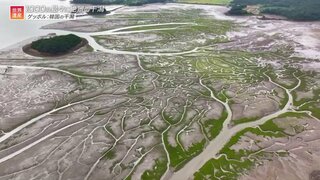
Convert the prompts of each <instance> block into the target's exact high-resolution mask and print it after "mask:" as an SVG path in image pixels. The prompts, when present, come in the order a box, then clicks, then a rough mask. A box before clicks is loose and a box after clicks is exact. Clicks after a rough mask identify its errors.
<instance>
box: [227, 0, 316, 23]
mask: <svg viewBox="0 0 320 180" xmlns="http://www.w3.org/2000/svg"><path fill="white" fill-rule="evenodd" d="M247 5H260V6H261V7H260V12H262V13H268V14H275V15H280V16H285V17H287V18H288V19H292V20H299V21H303V20H320V0H233V1H232V3H231V10H230V14H239V15H241V14H245V13H244V11H243V10H244V8H245V7H246V6H247Z"/></svg>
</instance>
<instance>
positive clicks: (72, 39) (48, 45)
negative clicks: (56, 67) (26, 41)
mask: <svg viewBox="0 0 320 180" xmlns="http://www.w3.org/2000/svg"><path fill="white" fill-rule="evenodd" d="M81 41H82V39H81V38H80V37H78V36H76V35H74V34H68V35H63V36H55V37H51V38H46V39H40V40H37V41H34V42H32V43H31V48H32V49H35V50H37V51H39V52H42V53H50V54H62V53H66V52H68V51H70V50H71V49H72V48H74V47H76V46H77V45H78V44H80V43H81Z"/></svg>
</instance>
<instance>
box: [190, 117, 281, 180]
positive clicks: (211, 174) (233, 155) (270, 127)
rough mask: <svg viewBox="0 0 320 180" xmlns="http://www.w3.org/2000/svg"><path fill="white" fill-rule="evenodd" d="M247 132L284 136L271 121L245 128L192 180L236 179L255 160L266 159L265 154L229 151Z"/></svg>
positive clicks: (266, 154)
mask: <svg viewBox="0 0 320 180" xmlns="http://www.w3.org/2000/svg"><path fill="white" fill-rule="evenodd" d="M247 132H250V133H253V134H256V135H260V136H266V137H283V136H284V135H285V134H284V133H283V129H282V128H279V127H278V126H277V125H276V124H275V123H274V122H273V121H272V120H269V121H267V122H266V123H264V124H262V125H260V126H259V128H246V129H244V130H242V131H240V132H238V133H237V134H236V135H234V136H233V137H232V138H231V139H230V141H229V142H228V143H227V144H226V145H225V146H224V147H223V148H222V149H221V151H220V152H219V154H220V156H219V157H218V158H216V159H211V160H209V161H208V162H206V163H205V165H204V166H202V167H201V168H200V170H199V171H197V172H196V173H195V174H194V179H196V180H200V179H213V180H215V179H217V180H218V179H228V180H233V179H237V178H238V176H239V175H241V173H243V172H245V171H248V170H250V169H251V168H252V167H253V166H254V164H255V163H256V161H257V159H261V158H266V157H268V153H265V152H259V151H256V152H253V151H249V150H243V149H241V150H239V151H237V152H236V151H235V150H233V149H231V147H232V146H233V145H235V144H236V143H237V142H238V141H239V140H240V139H241V137H242V136H243V135H244V134H245V133H247Z"/></svg>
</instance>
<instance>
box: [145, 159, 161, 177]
mask: <svg viewBox="0 0 320 180" xmlns="http://www.w3.org/2000/svg"><path fill="white" fill-rule="evenodd" d="M155 162H156V164H155V165H154V166H153V169H152V170H146V171H145V172H144V173H143V174H142V176H141V179H142V180H149V179H160V178H161V176H162V175H163V174H164V173H165V172H166V169H167V162H166V160H159V159H156V161H155Z"/></svg>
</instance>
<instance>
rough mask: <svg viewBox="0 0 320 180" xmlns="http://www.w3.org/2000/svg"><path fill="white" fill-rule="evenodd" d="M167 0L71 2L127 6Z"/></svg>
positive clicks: (81, 0) (78, 0) (80, 0)
mask: <svg viewBox="0 0 320 180" xmlns="http://www.w3.org/2000/svg"><path fill="white" fill-rule="evenodd" d="M167 1H168V0H73V1H72V2H73V3H85V4H125V5H129V6H137V5H143V4H148V3H159V2H167Z"/></svg>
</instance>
